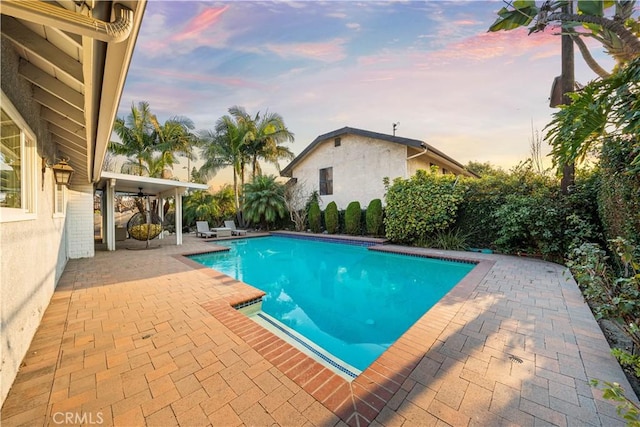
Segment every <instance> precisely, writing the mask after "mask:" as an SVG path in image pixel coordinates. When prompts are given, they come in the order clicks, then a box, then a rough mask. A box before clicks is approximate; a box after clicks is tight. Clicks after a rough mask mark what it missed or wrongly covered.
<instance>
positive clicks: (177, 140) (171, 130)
mask: <svg viewBox="0 0 640 427" xmlns="http://www.w3.org/2000/svg"><path fill="white" fill-rule="evenodd" d="M193 129H195V126H194V124H193V121H191V119H189V118H187V117H183V116H174V117H171V118H170V119H169V120H167V121H166V122H164V124H163V125H162V126H158V127H157V128H156V129H155V130H154V139H155V150H156V151H159V152H160V159H161V163H162V166H163V168H162V169H163V170H164V168H165V167H167V166H169V167H171V168H173V165H174V163H175V162H176V154H181V155H183V156H186V157H187V158H188V159H190V160H195V158H196V157H195V154H194V152H193V147H194V146H195V145H197V143H198V141H197V137H196V135H194V134H193V133H192V131H193Z"/></svg>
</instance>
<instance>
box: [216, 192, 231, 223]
mask: <svg viewBox="0 0 640 427" xmlns="http://www.w3.org/2000/svg"><path fill="white" fill-rule="evenodd" d="M213 203H214V204H215V205H216V207H217V209H216V211H217V215H218V218H216V219H217V220H218V222H222V221H224V220H225V219H229V218H233V217H234V216H235V214H236V208H235V203H234V196H233V187H232V186H230V185H229V184H225V185H223V186H222V187H221V188H220V189H219V190H218V191H216V192H215V193H213Z"/></svg>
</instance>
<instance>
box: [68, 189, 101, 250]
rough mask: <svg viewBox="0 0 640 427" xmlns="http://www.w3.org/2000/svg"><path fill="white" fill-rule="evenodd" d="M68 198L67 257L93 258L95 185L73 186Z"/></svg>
mask: <svg viewBox="0 0 640 427" xmlns="http://www.w3.org/2000/svg"><path fill="white" fill-rule="evenodd" d="M68 196H69V197H68V203H67V226H66V229H67V244H68V249H67V255H68V256H69V258H72V259H75V258H90V257H93V256H94V255H95V242H94V237H93V185H92V184H85V185H73V186H71V188H70V190H69V194H68Z"/></svg>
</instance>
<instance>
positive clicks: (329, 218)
mask: <svg viewBox="0 0 640 427" xmlns="http://www.w3.org/2000/svg"><path fill="white" fill-rule="evenodd" d="M324 224H325V226H326V227H327V233H329V234H336V233H337V232H338V229H339V225H340V223H339V215H338V205H336V202H330V203H329V204H328V205H327V208H326V209H325V210H324Z"/></svg>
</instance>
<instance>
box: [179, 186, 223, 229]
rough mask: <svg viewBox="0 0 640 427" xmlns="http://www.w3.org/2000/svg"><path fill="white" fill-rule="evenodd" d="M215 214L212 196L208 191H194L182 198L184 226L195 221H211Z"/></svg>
mask: <svg viewBox="0 0 640 427" xmlns="http://www.w3.org/2000/svg"><path fill="white" fill-rule="evenodd" d="M215 214H216V209H215V204H214V203H213V196H212V195H211V194H210V193H209V192H208V191H202V190H196V191H194V192H192V193H191V194H189V195H188V196H187V197H185V198H184V203H183V205H182V216H183V218H184V223H185V224H186V225H193V224H195V222H196V221H207V222H209V221H211V220H212V219H213V218H214V216H215Z"/></svg>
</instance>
